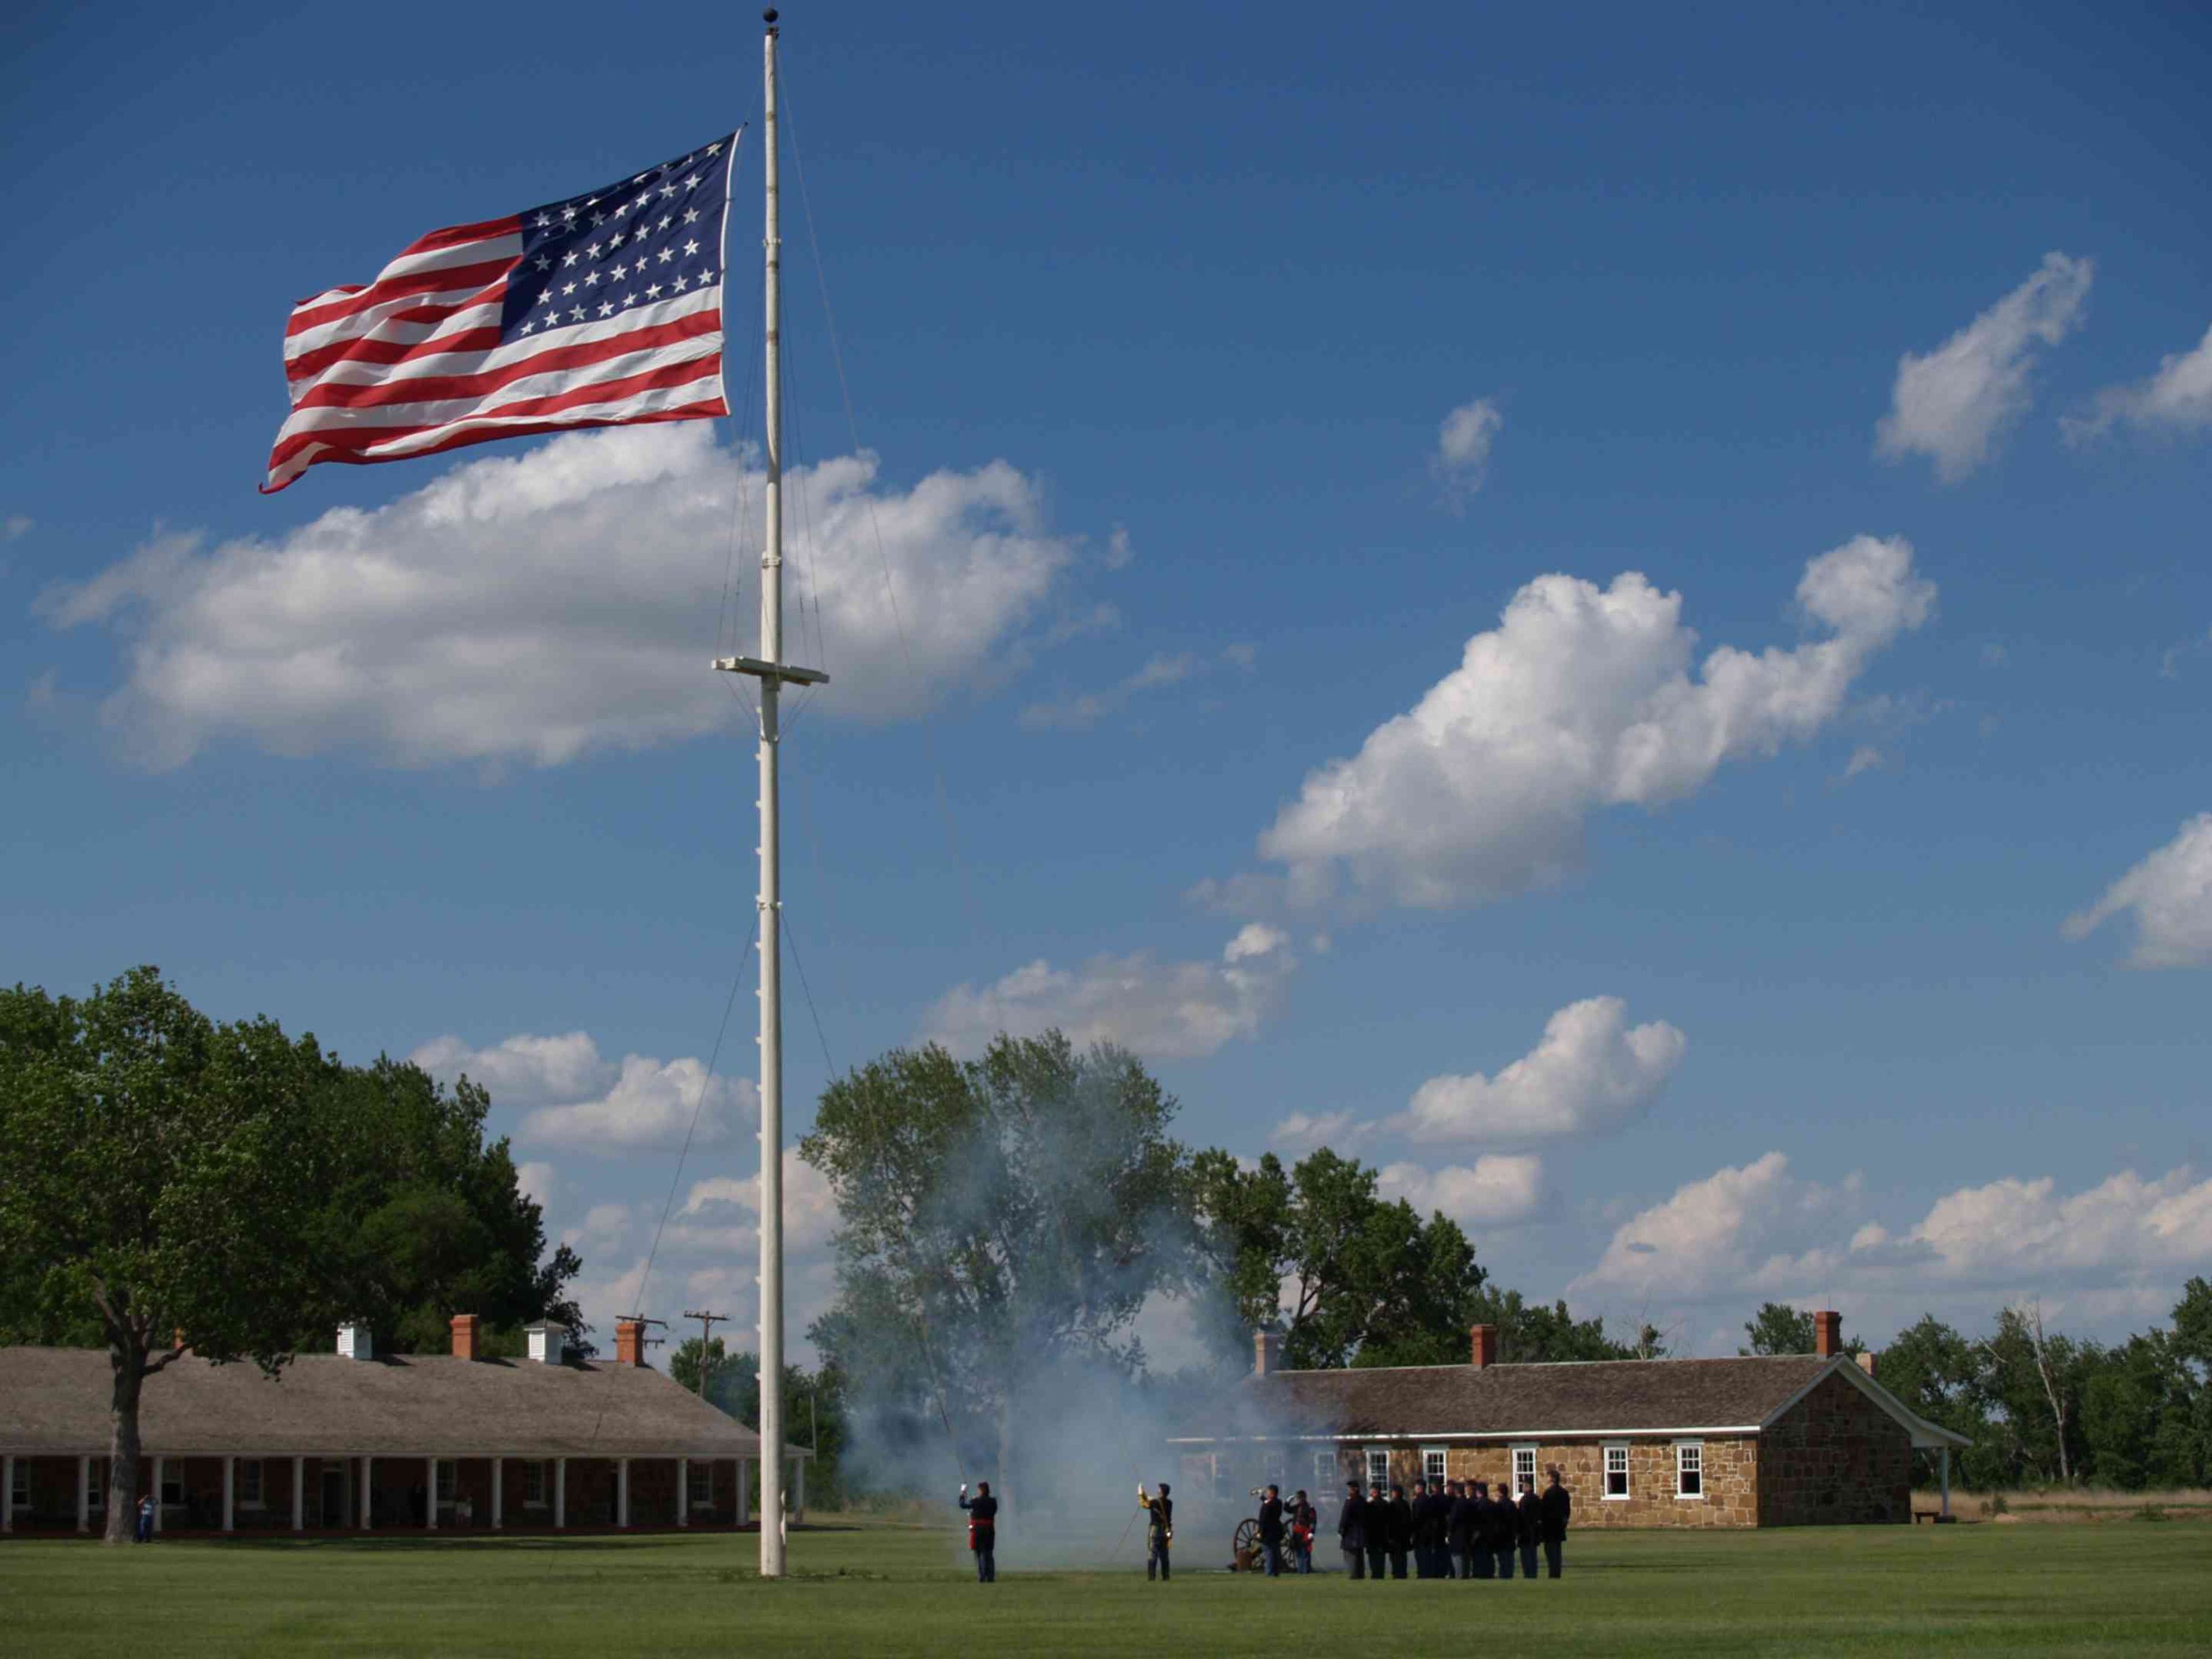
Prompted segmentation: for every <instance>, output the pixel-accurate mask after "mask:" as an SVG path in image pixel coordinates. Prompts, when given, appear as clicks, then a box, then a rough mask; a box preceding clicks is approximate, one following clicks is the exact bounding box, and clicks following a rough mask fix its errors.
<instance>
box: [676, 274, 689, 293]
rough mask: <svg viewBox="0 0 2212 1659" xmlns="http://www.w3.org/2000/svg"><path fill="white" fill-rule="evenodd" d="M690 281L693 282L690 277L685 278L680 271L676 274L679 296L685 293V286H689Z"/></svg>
mask: <svg viewBox="0 0 2212 1659" xmlns="http://www.w3.org/2000/svg"><path fill="white" fill-rule="evenodd" d="M690 280H691V279H690V277H689V276H685V275H684V273H683V272H682V271H680V270H679V271H678V272H677V273H676V284H675V286H676V291H677V292H678V294H681V293H683V292H684V287H685V285H686V284H688V283H690Z"/></svg>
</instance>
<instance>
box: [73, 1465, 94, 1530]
mask: <svg viewBox="0 0 2212 1659" xmlns="http://www.w3.org/2000/svg"><path fill="white" fill-rule="evenodd" d="M76 1529H77V1530H78V1531H79V1532H90V1531H91V1530H92V1460H91V1459H90V1458H89V1457H80V1458H78V1459H77V1460H76Z"/></svg>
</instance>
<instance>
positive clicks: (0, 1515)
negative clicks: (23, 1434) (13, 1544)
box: [0, 1452, 15, 1532]
mask: <svg viewBox="0 0 2212 1659" xmlns="http://www.w3.org/2000/svg"><path fill="white" fill-rule="evenodd" d="M13 1531H15V1453H13V1452H9V1453H8V1454H7V1455H5V1456H0V1532H13Z"/></svg>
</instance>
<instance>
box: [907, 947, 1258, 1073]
mask: <svg viewBox="0 0 2212 1659" xmlns="http://www.w3.org/2000/svg"><path fill="white" fill-rule="evenodd" d="M1296 969H1297V955H1296V954H1295V953H1294V952H1293V951H1292V950H1291V942H1290V939H1289V936H1288V935H1287V934H1285V933H1282V932H1280V931H1279V930H1278V929H1276V928H1273V927H1267V926H1266V925H1265V924H1263V923H1260V922H1252V923H1249V924H1248V925H1247V926H1246V927H1243V929H1242V930H1241V931H1240V932H1239V933H1237V936H1236V937H1235V938H1234V939H1231V940H1230V941H1229V943H1228V945H1226V946H1225V947H1224V948H1223V950H1222V952H1221V955H1220V957H1219V958H1218V959H1217V960H1214V961H1211V962H1161V961H1159V960H1158V959H1157V958H1155V957H1153V956H1152V955H1151V953H1149V952H1147V951H1136V952H1133V953H1132V954H1129V955H1127V956H1113V955H1103V956H1097V957H1091V959H1090V960H1089V961H1088V962H1085V963H1083V964H1082V965H1081V966H1080V967H1079V968H1074V969H1063V968H1054V966H1052V964H1051V963H1048V962H1046V961H1043V960H1042V959H1040V960H1038V961H1036V962H1032V963H1029V964H1028V965H1027V966H1026V967H1022V968H1017V969H1014V971H1013V972H1012V973H1011V974H1008V975H1006V977H1005V978H1003V979H1000V980H997V981H994V982H993V983H991V984H989V985H986V986H983V987H981V988H980V989H979V988H977V987H975V986H972V985H960V986H957V987H954V988H953V989H952V990H951V991H949V992H947V993H946V994H945V995H944V996H943V997H941V998H939V1000H938V1001H937V1003H936V1005H935V1006H933V1007H932V1008H931V1009H930V1011H929V1012H928V1014H927V1017H926V1018H925V1020H924V1030H925V1034H926V1035H927V1036H930V1037H932V1038H933V1039H934V1040H936V1041H938V1042H942V1043H944V1044H945V1047H947V1048H951V1049H952V1050H954V1051H955V1052H956V1053H962V1054H973V1053H975V1052H977V1051H979V1050H980V1049H981V1048H983V1047H984V1045H985V1044H987V1042H989V1041H990V1040H991V1038H992V1037H994V1036H996V1035H997V1034H998V1033H1000V1031H1006V1032H1011V1033H1012V1034H1013V1035H1015V1036H1035V1035H1036V1033H1038V1032H1040V1031H1042V1030H1047V1029H1048V1028H1053V1027H1056V1028H1058V1029H1059V1030H1061V1031H1064V1032H1066V1035H1067V1036H1068V1038H1069V1039H1070V1040H1071V1041H1072V1042H1075V1043H1077V1044H1079V1045H1081V1044H1085V1043H1091V1042H1118V1043H1120V1044H1121V1046H1122V1047H1124V1048H1128V1049H1129V1050H1131V1051H1132V1052H1133V1053H1135V1054H1139V1055H1142V1056H1144V1057H1145V1058H1146V1059H1155V1060H1188V1059H1193V1058H1195V1057H1197V1056H1200V1055H1204V1054H1212V1053H1213V1052H1215V1051H1216V1050H1217V1049H1218V1048H1221V1047H1222V1046H1223V1045H1224V1044H1225V1043H1228V1042H1231V1041H1233V1040H1235V1039H1237V1038H1238V1037H1250V1036H1254V1035H1255V1033H1256V1032H1257V1031H1258V1030H1259V1029H1260V1023H1261V1020H1262V1019H1264V1018H1266V1017H1267V1014H1268V1013H1269V1012H1271V1011H1272V1010H1273V1007H1274V1006H1275V1005H1276V1003H1277V1002H1278V1001H1279V999H1280V997H1281V995H1282V992H1283V990H1284V987H1285V985H1286V984H1287V983H1288V981H1289V980H1290V977H1291V974H1292V973H1293V972H1295V971H1296Z"/></svg>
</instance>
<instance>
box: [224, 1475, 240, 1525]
mask: <svg viewBox="0 0 2212 1659" xmlns="http://www.w3.org/2000/svg"><path fill="white" fill-rule="evenodd" d="M237 1490H238V1460H237V1459H236V1458H235V1457H226V1458H224V1459H223V1460H222V1529H223V1530H224V1531H225V1532H231V1531H234V1530H235V1529H236V1527H237V1516H236V1514H235V1512H234V1504H233V1503H232V1499H233V1498H234V1496H235V1495H236V1493H237Z"/></svg>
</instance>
